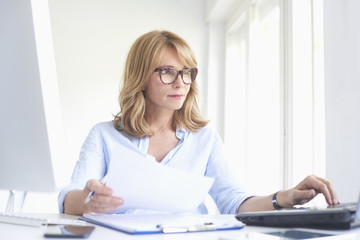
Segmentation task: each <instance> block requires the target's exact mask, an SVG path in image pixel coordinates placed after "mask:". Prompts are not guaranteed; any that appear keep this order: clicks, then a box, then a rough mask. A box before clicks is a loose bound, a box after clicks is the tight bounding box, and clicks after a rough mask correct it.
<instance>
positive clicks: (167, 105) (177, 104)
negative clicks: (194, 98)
mask: <svg viewBox="0 0 360 240" xmlns="http://www.w3.org/2000/svg"><path fill="white" fill-rule="evenodd" d="M164 67H166V68H173V69H175V70H183V69H184V67H185V66H184V65H183V64H182V63H181V61H180V58H179V56H178V54H177V51H176V50H175V49H174V48H172V47H166V48H165V50H164V53H163V56H162V59H161V61H160V64H159V66H157V68H164ZM189 90H190V84H185V83H184V82H183V80H182V79H181V74H179V76H178V77H177V79H176V80H175V82H173V83H172V84H164V83H162V81H161V80H160V75H159V73H158V72H153V73H152V74H151V75H150V79H149V82H148V85H147V86H146V88H145V96H146V107H147V111H148V113H151V112H158V111H164V110H167V111H174V110H178V109H180V108H181V107H182V105H183V103H184V101H185V99H186V96H187V94H188V92H189Z"/></svg>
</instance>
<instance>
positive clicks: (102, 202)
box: [87, 194, 124, 212]
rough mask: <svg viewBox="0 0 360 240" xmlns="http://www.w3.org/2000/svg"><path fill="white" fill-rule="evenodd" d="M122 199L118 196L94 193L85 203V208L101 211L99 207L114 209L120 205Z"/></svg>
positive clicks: (122, 201)
mask: <svg viewBox="0 0 360 240" xmlns="http://www.w3.org/2000/svg"><path fill="white" fill-rule="evenodd" d="M123 203H124V200H123V199H121V198H119V197H108V196H103V195H99V194H95V195H94V197H93V198H92V199H91V200H90V201H89V202H88V203H87V209H88V210H90V211H95V212H99V211H103V210H99V209H109V208H111V209H115V208H117V207H119V206H120V205H122V204H123Z"/></svg>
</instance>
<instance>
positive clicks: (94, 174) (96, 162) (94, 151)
mask: <svg viewBox="0 0 360 240" xmlns="http://www.w3.org/2000/svg"><path fill="white" fill-rule="evenodd" d="M106 161H107V157H106V150H105V148H104V143H103V140H102V137H101V132H100V131H99V129H98V127H97V126H94V127H93V128H92V129H91V131H90V133H89V135H88V136H87V138H86V139H85V142H84V143H83V145H82V148H81V151H80V155H79V159H78V160H77V162H76V164H75V168H74V170H73V173H72V177H71V182H70V184H69V185H68V186H67V187H65V188H64V189H62V190H61V191H60V193H59V196H58V204H59V212H60V213H62V212H64V207H63V204H64V200H65V197H66V195H67V194H68V193H69V192H70V191H72V190H78V189H83V188H84V187H85V185H86V182H87V181H88V180H89V179H101V178H103V176H105V173H106V172H107V162H106Z"/></svg>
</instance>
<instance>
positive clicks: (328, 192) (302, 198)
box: [277, 175, 340, 208]
mask: <svg viewBox="0 0 360 240" xmlns="http://www.w3.org/2000/svg"><path fill="white" fill-rule="evenodd" d="M319 193H322V194H323V195H324V197H325V199H326V202H327V203H328V204H329V205H336V204H339V203H340V202H339V200H338V197H337V195H336V192H335V189H334V188H333V186H332V184H331V183H330V182H329V181H328V180H326V179H323V178H320V177H317V176H315V175H310V176H307V177H306V178H305V179H304V180H303V181H301V182H300V183H299V184H298V185H296V186H295V187H294V188H291V189H288V190H284V191H281V192H279V193H278V196H277V201H278V204H279V205H280V206H281V207H283V208H291V207H293V206H295V205H299V204H305V203H307V202H309V201H310V200H312V199H313V198H314V197H316V196H317V195H318V194H319Z"/></svg>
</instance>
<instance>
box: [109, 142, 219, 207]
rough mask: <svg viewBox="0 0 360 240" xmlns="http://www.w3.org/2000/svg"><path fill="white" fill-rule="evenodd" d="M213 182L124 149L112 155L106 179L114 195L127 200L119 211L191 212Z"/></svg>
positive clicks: (207, 178) (210, 179) (119, 149)
mask: <svg viewBox="0 0 360 240" xmlns="http://www.w3.org/2000/svg"><path fill="white" fill-rule="evenodd" d="M213 181H214V180H213V179H212V178H209V177H205V176H200V175H195V174H192V173H188V172H184V171H181V170H178V169H175V168H171V167H168V166H165V165H163V164H160V163H158V162H156V161H155V160H152V159H149V158H146V157H145V156H143V155H141V153H139V152H136V151H134V150H129V149H127V148H125V147H120V148H118V149H117V150H116V152H114V151H113V152H112V156H111V162H110V166H109V171H108V173H107V175H106V176H105V178H104V182H106V185H107V186H108V187H110V188H111V189H112V190H113V191H114V196H118V197H121V198H122V199H124V204H123V205H121V206H120V207H119V208H118V209H117V210H116V212H119V211H120V212H125V211H126V210H129V209H148V210H153V211H160V212H170V213H179V212H192V211H194V210H195V209H196V208H197V207H198V206H199V205H200V203H201V202H202V201H203V200H204V199H205V197H206V195H207V193H208V191H209V189H210V187H211V185H212V183H213Z"/></svg>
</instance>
